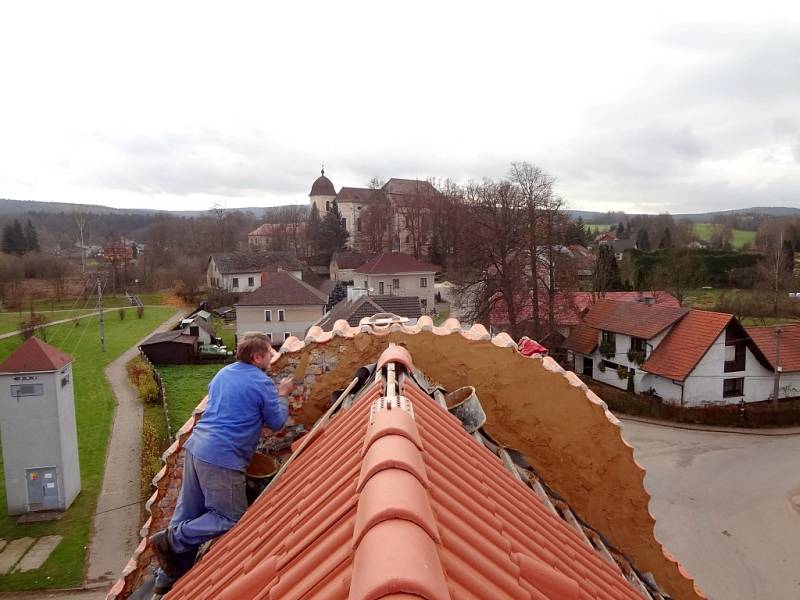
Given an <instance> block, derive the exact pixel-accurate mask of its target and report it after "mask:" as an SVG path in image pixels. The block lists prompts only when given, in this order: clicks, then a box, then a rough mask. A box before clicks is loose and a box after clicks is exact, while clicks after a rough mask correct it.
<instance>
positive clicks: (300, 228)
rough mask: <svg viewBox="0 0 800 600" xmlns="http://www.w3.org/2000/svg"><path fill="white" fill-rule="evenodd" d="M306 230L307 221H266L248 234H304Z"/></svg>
mask: <svg viewBox="0 0 800 600" xmlns="http://www.w3.org/2000/svg"><path fill="white" fill-rule="evenodd" d="M305 231H306V224H305V223H264V224H263V225H260V226H259V227H258V228H256V229H254V230H253V231H251V232H250V233H248V234H247V235H248V236H250V235H254V236H272V235H284V234H286V235H294V234H302V233H305Z"/></svg>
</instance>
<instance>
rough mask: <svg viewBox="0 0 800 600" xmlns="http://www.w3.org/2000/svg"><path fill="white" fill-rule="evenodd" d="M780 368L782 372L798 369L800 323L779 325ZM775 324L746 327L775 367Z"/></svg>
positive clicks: (799, 363) (799, 358)
mask: <svg viewBox="0 0 800 600" xmlns="http://www.w3.org/2000/svg"><path fill="white" fill-rule="evenodd" d="M780 327H781V361H780V362H781V364H780V366H781V370H782V372H784V373H793V372H797V371H800V324H796V325H781V326H780ZM775 329H776V326H775V325H771V326H769V327H747V328H746V330H747V333H748V334H749V335H750V337H751V338H752V340H753V342H755V344H756V346H758V348H759V349H760V350H761V352H762V354H764V356H765V357H766V359H767V360H768V361H769V363H770V365H771V366H772V368H773V370H774V369H775V363H776V362H777V361H776V353H775V346H776V344H775V340H776V339H777V337H776V334H775Z"/></svg>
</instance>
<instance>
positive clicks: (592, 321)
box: [564, 300, 772, 406]
mask: <svg viewBox="0 0 800 600" xmlns="http://www.w3.org/2000/svg"><path fill="white" fill-rule="evenodd" d="M564 346H565V347H566V348H567V350H569V351H571V352H572V354H573V356H574V364H575V370H576V371H577V372H579V373H581V374H582V375H585V376H588V377H592V378H593V379H596V380H597V381H601V382H603V383H605V384H608V385H611V386H614V387H618V388H621V389H630V387H631V385H632V386H633V390H634V391H635V392H638V393H644V392H652V393H655V394H657V395H658V396H659V397H661V398H663V399H664V400H667V401H670V402H674V403H678V404H681V405H683V406H700V405H704V404H729V403H736V402H740V401H742V400H744V401H745V402H758V401H762V400H767V399H768V398H769V397H770V394H771V390H772V388H771V387H770V388H769V390H767V388H766V386H765V382H766V381H770V380H771V376H772V368H771V366H770V364H769V361H768V360H767V358H766V357H765V356H764V353H763V352H762V351H761V350H760V349H759V348H758V346H757V345H756V344H755V342H754V341H753V340H752V339H751V338H750V336H749V335H748V334H747V332H746V331H745V329H744V327H743V326H742V325H741V323H739V321H738V320H737V319H736V317H735V316H734V315H730V314H726V313H717V312H711V311H703V310H694V309H687V308H680V307H672V306H665V305H660V304H652V305H651V304H642V303H632V302H619V301H615V300H600V301H598V302H597V303H596V304H595V305H594V306H592V307H591V308H590V309H589V311H588V312H587V313H586V315H585V316H584V319H583V321H582V322H581V323H580V324H579V325H577V326H576V327H575V328H573V330H572V332H571V334H570V336H569V338H567V340H566V341H565V342H564ZM629 380H632V381H631V382H629Z"/></svg>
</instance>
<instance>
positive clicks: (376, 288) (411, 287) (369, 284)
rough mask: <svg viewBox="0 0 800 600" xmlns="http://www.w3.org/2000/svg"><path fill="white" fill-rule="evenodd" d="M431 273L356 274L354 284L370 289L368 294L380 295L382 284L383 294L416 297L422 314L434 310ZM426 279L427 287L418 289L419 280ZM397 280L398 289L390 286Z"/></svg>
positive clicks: (433, 290)
mask: <svg viewBox="0 0 800 600" xmlns="http://www.w3.org/2000/svg"><path fill="white" fill-rule="evenodd" d="M433 275H434V273H433V271H430V272H427V273H392V274H384V275H375V274H365V273H356V274H355V275H354V282H355V285H357V286H362V285H363V286H364V287H366V288H368V289H371V291H370V294H372V295H380V293H381V291H380V283H381V282H383V293H384V294H386V295H390V294H391V295H394V296H418V297H419V299H420V300H421V301H423V305H422V306H423V308H422V312H423V313H429V312H432V311H433V309H434V296H435V294H436V291H435V288H434V281H433ZM422 277H424V278H426V279H427V283H428V285H427V287H420V278H422ZM395 279H398V280H399V282H398V283H399V284H400V285H399V287H397V288H395V287H393V286H392V283H393V280H395Z"/></svg>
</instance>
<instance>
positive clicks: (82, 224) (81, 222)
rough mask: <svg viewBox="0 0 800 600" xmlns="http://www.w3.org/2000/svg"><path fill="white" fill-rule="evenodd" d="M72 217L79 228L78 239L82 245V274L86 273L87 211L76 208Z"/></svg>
mask: <svg viewBox="0 0 800 600" xmlns="http://www.w3.org/2000/svg"><path fill="white" fill-rule="evenodd" d="M72 217H73V218H74V219H75V224H76V225H77V226H78V237H79V242H80V244H81V272H82V273H85V272H86V238H85V237H84V233H85V231H86V211H85V210H84V209H83V208H82V207H76V208H75V210H73V211H72Z"/></svg>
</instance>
